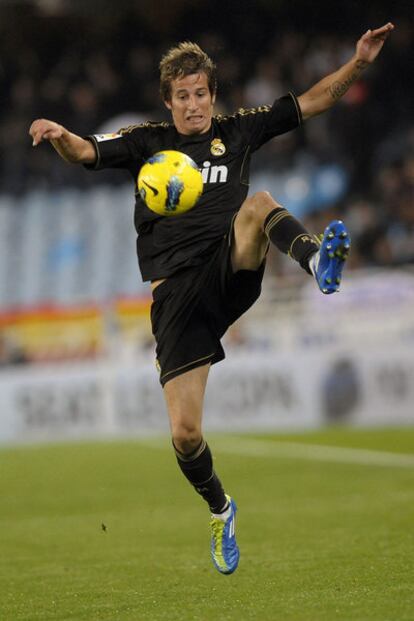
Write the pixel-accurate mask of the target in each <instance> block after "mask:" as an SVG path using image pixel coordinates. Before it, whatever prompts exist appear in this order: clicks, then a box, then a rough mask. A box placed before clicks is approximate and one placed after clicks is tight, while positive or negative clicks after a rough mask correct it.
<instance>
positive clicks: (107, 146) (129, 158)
mask: <svg viewBox="0 0 414 621" xmlns="http://www.w3.org/2000/svg"><path fill="white" fill-rule="evenodd" d="M85 139H86V140H89V141H90V142H91V143H92V145H93V147H94V149H95V153H96V160H95V162H94V163H93V164H86V165H85V167H86V168H89V169H91V170H102V169H104V168H129V167H130V164H131V162H134V161H135V162H136V161H139V160H141V159H142V158H143V154H144V150H145V148H144V144H143V141H142V139H141V137H140V134H139V132H138V131H133V132H125V131H124V130H119V132H116V133H113V134H91V135H89V136H85Z"/></svg>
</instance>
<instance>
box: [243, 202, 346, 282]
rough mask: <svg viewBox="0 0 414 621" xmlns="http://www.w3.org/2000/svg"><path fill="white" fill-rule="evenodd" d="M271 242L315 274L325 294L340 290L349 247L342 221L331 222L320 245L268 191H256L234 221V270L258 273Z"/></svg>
mask: <svg viewBox="0 0 414 621" xmlns="http://www.w3.org/2000/svg"><path fill="white" fill-rule="evenodd" d="M269 241H270V242H272V243H273V244H274V245H275V246H276V247H277V248H278V249H279V250H280V251H281V252H284V253H285V254H289V256H291V257H292V258H293V259H295V260H296V261H298V263H300V265H301V266H302V267H303V269H305V270H306V271H307V272H308V273H312V274H313V275H314V276H315V278H316V281H317V283H318V286H319V288H320V289H321V291H322V292H323V293H333V292H334V291H337V290H338V288H339V284H340V280H341V273H342V268H343V264H344V261H345V260H346V258H347V255H348V252H349V247H350V240H349V236H348V233H347V231H346V228H345V226H344V224H343V223H342V222H340V221H337V220H335V221H333V222H331V224H330V225H329V226H328V227H327V229H326V230H325V234H324V237H323V239H322V242H320V241H319V240H318V239H317V238H316V237H314V236H313V235H312V234H310V233H309V232H308V231H307V230H306V228H305V227H304V226H303V225H302V224H301V223H300V222H299V221H298V220H297V219H296V218H294V217H293V216H292V214H290V213H289V212H288V210H287V209H285V208H284V207H282V205H280V204H279V203H277V202H276V201H275V200H274V199H273V198H272V197H271V196H270V194H269V193H268V192H257V193H256V194H254V195H253V196H251V197H249V198H247V199H246V200H245V201H244V203H243V204H242V206H241V207H240V210H239V212H238V214H237V216H236V219H235V222H234V244H233V248H232V266H233V270H234V271H235V272H236V271H238V270H242V269H247V270H257V269H258V268H259V266H260V265H261V263H262V261H263V259H264V257H265V254H266V251H267V246H268V243H269Z"/></svg>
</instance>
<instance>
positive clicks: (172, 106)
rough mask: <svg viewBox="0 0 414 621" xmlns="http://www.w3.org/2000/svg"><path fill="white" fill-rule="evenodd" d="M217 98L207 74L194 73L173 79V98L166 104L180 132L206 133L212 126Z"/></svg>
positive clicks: (187, 133) (188, 133)
mask: <svg viewBox="0 0 414 621" xmlns="http://www.w3.org/2000/svg"><path fill="white" fill-rule="evenodd" d="M215 99H216V97H215V95H212V94H211V93H210V90H209V88H208V80H207V75H206V74H205V73H204V72H202V73H193V74H191V75H186V76H185V77H184V78H177V79H176V80H172V81H171V100H170V101H166V102H165V105H166V106H167V108H168V109H169V110H171V114H172V117H173V121H174V125H175V127H176V128H177V131H178V132H179V133H180V134H186V135H191V134H204V133H205V132H207V131H208V130H209V129H210V126H211V117H212V116H213V106H214V102H215Z"/></svg>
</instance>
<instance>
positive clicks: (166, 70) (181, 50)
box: [160, 41, 217, 101]
mask: <svg viewBox="0 0 414 621" xmlns="http://www.w3.org/2000/svg"><path fill="white" fill-rule="evenodd" d="M202 72H203V73H205V74H206V76H207V82H208V88H209V91H210V93H211V94H212V95H213V94H214V93H215V92H216V90H217V77H216V65H215V64H214V63H213V61H212V60H211V58H210V57H209V56H208V55H207V54H206V53H205V52H204V51H203V50H202V49H201V47H199V46H198V45H197V43H192V42H191V41H183V42H182V43H179V44H178V45H177V46H176V47H172V48H171V49H169V50H168V52H167V53H166V54H164V56H163V57H162V58H161V62H160V93H161V97H162V99H163V100H164V101H170V99H171V82H172V80H176V79H177V78H178V79H180V78H183V77H185V76H187V75H191V74H193V73H202Z"/></svg>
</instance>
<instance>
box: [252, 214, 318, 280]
mask: <svg viewBox="0 0 414 621" xmlns="http://www.w3.org/2000/svg"><path fill="white" fill-rule="evenodd" d="M263 229H264V232H265V234H266V236H267V237H268V238H269V239H270V241H271V242H272V243H273V244H274V245H275V246H276V248H278V249H279V250H280V251H281V252H283V253H284V254H288V255H289V256H290V257H292V259H295V261H297V262H298V263H300V265H301V267H303V269H304V270H306V271H307V272H308V273H309V274H311V271H310V269H309V259H310V258H311V256H312V255H313V254H315V252H316V251H317V250H318V249H319V243H318V241H317V239H316V238H315V237H314V236H313V235H311V234H310V233H309V232H308V231H307V230H306V229H305V227H304V226H303V224H301V223H300V222H299V221H298V220H296V218H294V217H293V216H292V214H290V213H289V212H288V210H287V209H285V208H284V207H276V209H273V211H271V212H270V213H269V214H268V215H267V217H266V220H265V221H264V225H263Z"/></svg>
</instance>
